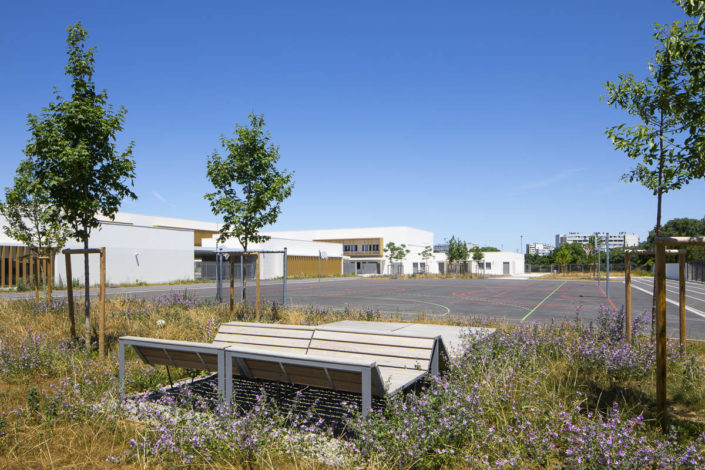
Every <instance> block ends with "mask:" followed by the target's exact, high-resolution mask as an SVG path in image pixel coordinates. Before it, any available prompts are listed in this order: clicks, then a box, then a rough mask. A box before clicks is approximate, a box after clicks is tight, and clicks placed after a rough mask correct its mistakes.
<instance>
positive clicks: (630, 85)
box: [605, 2, 705, 236]
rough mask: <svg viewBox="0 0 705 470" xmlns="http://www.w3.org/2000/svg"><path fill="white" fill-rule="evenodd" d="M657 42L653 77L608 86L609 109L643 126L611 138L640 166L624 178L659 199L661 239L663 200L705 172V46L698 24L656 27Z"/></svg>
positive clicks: (616, 131) (611, 131) (613, 132)
mask: <svg viewBox="0 0 705 470" xmlns="http://www.w3.org/2000/svg"><path fill="white" fill-rule="evenodd" d="M681 3H687V2H681ZM653 37H654V39H655V40H656V41H657V42H658V44H659V49H658V50H657V52H656V55H655V57H654V58H653V59H652V60H651V61H650V62H649V70H650V76H649V77H647V78H646V79H645V80H643V81H637V80H636V79H635V78H634V75H633V74H632V73H628V74H623V75H619V81H618V82H607V83H605V88H606V90H607V102H608V104H609V105H610V106H614V107H616V108H618V109H623V110H625V111H626V112H627V113H628V114H629V115H630V116H631V117H632V118H633V119H634V120H636V121H638V122H637V123H636V124H634V125H632V126H627V124H620V125H618V126H614V127H610V128H608V129H607V131H606V134H607V135H608V136H609V137H610V139H611V140H612V142H613V144H614V146H615V148H617V149H619V150H623V151H624V152H626V154H627V156H628V157H629V158H632V159H634V160H637V161H638V162H639V163H638V164H637V166H636V167H635V168H634V169H632V170H631V171H630V172H628V173H626V174H625V175H623V177H622V178H623V179H624V180H626V181H630V182H633V181H637V182H639V183H641V184H642V185H643V186H645V187H646V188H648V189H650V190H651V191H652V192H653V194H654V195H655V196H656V201H657V202H656V225H655V233H656V235H657V236H658V235H659V234H660V231H661V212H662V211H661V200H662V197H663V195H664V194H666V193H667V192H669V191H671V190H675V189H680V188H681V187H682V186H684V185H686V184H688V183H689V182H690V181H691V180H693V179H696V178H701V177H703V174H704V173H705V157H704V155H705V152H704V150H705V74H703V73H702V64H703V59H704V58H705V46H704V42H703V37H702V35H701V34H700V31H699V30H698V27H697V25H695V24H694V23H693V22H692V21H688V22H686V23H684V24H682V23H679V22H676V23H674V24H672V25H656V32H655V33H654V35H653Z"/></svg>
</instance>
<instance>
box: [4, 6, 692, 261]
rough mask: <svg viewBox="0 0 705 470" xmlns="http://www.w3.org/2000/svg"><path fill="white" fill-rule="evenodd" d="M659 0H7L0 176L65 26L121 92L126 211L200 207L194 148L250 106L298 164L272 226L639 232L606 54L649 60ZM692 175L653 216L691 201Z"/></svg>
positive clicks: (636, 194)
mask: <svg viewBox="0 0 705 470" xmlns="http://www.w3.org/2000/svg"><path fill="white" fill-rule="evenodd" d="M675 19H682V12H681V11H680V10H679V9H678V8H677V7H675V6H674V5H672V4H671V3H670V2H668V1H666V0H661V1H655V0H646V1H644V0H641V1H637V0H620V1H618V2H615V1H607V0H605V1H602V0H592V1H589V2H588V1H583V2H567V1H564V0H562V1H538V2H519V1H502V2H462V1H457V2H446V1H438V2H428V1H423V2H422V1H398V2H380V1H374V2H373V1H357V2H330V1H320V2H307V1H302V2H274V1H262V2H237V1H224V2H176V1H169V2H166V1H163V2H159V1H154V2H151V1H150V2H134V1H127V0H126V1H122V2H107V1H95V0H93V1H90V2H53V1H52V2H49V1H46V2H37V1H26V2H3V5H2V6H0V58H1V59H2V64H3V72H2V73H0V103H1V106H0V161H1V162H2V165H1V167H0V168H2V169H3V170H2V172H0V187H5V186H7V185H9V184H11V179H12V174H13V169H14V168H16V166H17V164H18V163H19V161H20V159H21V158H23V154H22V148H23V147H24V145H25V143H26V141H27V139H28V134H27V130H26V129H27V125H26V114H27V113H30V112H31V113H38V112H39V111H40V110H41V108H42V107H43V106H46V105H47V104H48V103H49V101H51V100H52V99H53V95H52V87H53V86H57V87H58V88H59V89H60V90H61V91H63V92H64V93H66V94H67V93H68V91H69V82H68V80H67V77H66V76H65V75H64V74H63V67H64V65H65V62H66V56H65V42H64V41H65V37H66V34H65V28H66V26H67V25H68V24H70V23H74V22H76V21H79V20H80V21H81V22H82V23H83V25H84V27H85V28H86V29H87V30H88V32H89V40H88V44H89V45H95V46H97V47H98V49H97V53H96V69H97V71H96V75H95V80H96V84H97V86H98V88H100V89H102V88H105V89H107V90H108V93H109V97H110V102H111V103H112V104H114V105H115V106H121V105H122V106H125V107H126V108H127V110H128V115H127V120H126V125H125V130H124V132H123V133H122V135H121V136H120V140H119V147H120V148H124V145H125V144H126V143H127V142H129V141H131V140H133V141H134V142H135V149H134V157H135V159H136V162H137V179H136V180H135V190H136V193H137V194H138V196H139V199H138V200H137V201H134V202H133V201H125V203H124V204H123V207H122V209H123V210H125V211H129V212H137V213H145V214H159V215H165V216H173V217H185V218H192V219H200V220H216V219H215V217H214V216H213V215H212V214H211V212H210V208H209V205H208V203H207V201H205V200H204V199H203V194H204V193H206V192H208V191H209V190H210V187H209V183H208V181H207V180H206V177H205V169H206V156H207V155H209V154H210V153H212V152H213V150H214V149H215V148H216V147H218V139H219V136H220V135H221V134H226V135H228V136H229V135H231V134H232V131H233V128H234V125H235V123H241V124H244V123H246V122H247V115H248V114H249V113H250V112H252V111H254V112H257V113H263V114H264V116H265V119H266V121H267V126H268V128H269V130H270V131H271V134H272V139H273V141H274V142H275V143H276V144H278V145H279V146H280V148H281V149H280V152H281V160H280V167H283V168H287V169H290V170H294V171H295V182H296V186H295V188H294V191H293V194H292V197H291V198H290V199H288V200H287V201H286V202H285V203H284V205H283V212H282V215H281V216H280V218H279V221H278V222H277V224H276V225H275V226H274V227H273V229H281V230H293V229H306V228H334V227H358V226H373V225H410V226H415V227H419V228H423V229H427V230H432V231H433V232H434V233H435V236H436V240H437V241H438V242H440V241H442V240H443V239H444V238H449V237H450V236H451V235H456V236H459V237H460V238H462V239H466V240H468V241H473V242H477V243H481V244H483V245H485V244H491V245H495V246H497V247H503V248H504V249H508V250H514V251H516V250H517V249H519V243H520V236H521V235H523V239H524V243H527V242H532V241H539V242H549V243H550V242H552V241H553V239H554V235H555V234H556V233H559V232H560V233H563V232H567V231H590V232H592V231H598V230H599V231H609V232H619V231H628V232H636V233H638V234H640V236H642V237H645V236H646V234H647V233H648V231H649V230H650V229H651V228H652V227H653V225H654V223H655V212H656V201H655V198H654V197H653V196H652V195H651V194H650V192H649V191H647V190H646V189H644V188H642V187H641V186H639V185H638V184H628V183H623V182H621V181H620V176H621V175H622V174H623V173H624V172H626V171H627V170H628V169H629V168H631V166H632V165H633V164H634V163H633V162H632V161H630V160H629V159H628V158H627V157H626V156H625V155H624V154H622V153H620V152H616V151H615V150H613V148H612V146H611V144H610V142H609V141H608V139H607V138H606V137H605V135H604V130H605V128H606V127H607V126H609V125H614V124H618V123H621V122H624V121H625V120H626V116H625V114H623V113H622V112H620V111H616V110H613V109H610V108H609V107H608V106H607V104H606V103H605V102H604V101H600V96H601V95H603V86H602V84H603V83H604V82H605V81H607V80H614V79H616V77H617V74H619V73H624V72H629V71H632V72H634V73H635V74H636V76H637V77H644V76H646V74H647V61H648V59H649V58H650V57H652V55H653V52H654V47H655V44H654V42H653V40H652V39H651V34H652V32H653V23H655V22H660V23H667V22H671V21H673V20H675ZM703 201H705V183H703V182H696V183H692V184H691V185H690V186H688V187H687V188H685V189H684V190H681V191H679V192H677V193H673V194H668V195H666V197H665V199H664V212H663V213H664V216H663V217H664V219H663V220H664V221H666V220H668V219H670V218H674V217H696V218H701V217H703V216H704V215H705V208H704V207H703Z"/></svg>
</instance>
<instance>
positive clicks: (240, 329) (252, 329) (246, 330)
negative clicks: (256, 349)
mask: <svg viewBox="0 0 705 470" xmlns="http://www.w3.org/2000/svg"><path fill="white" fill-rule="evenodd" d="M254 325H256V323H255V324H254ZM228 333H230V334H242V335H256V336H277V337H281V338H300V339H308V338H310V337H311V335H312V334H313V329H308V328H306V329H301V328H286V327H272V326H270V327H263V326H261V327H258V326H241V325H232V324H228V323H224V324H223V325H221V326H220V328H219V329H218V333H217V335H220V334H228ZM217 335H216V337H217Z"/></svg>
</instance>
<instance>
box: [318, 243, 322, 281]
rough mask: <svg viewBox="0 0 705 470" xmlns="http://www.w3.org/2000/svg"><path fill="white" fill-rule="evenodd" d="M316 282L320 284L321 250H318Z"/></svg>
mask: <svg viewBox="0 0 705 470" xmlns="http://www.w3.org/2000/svg"><path fill="white" fill-rule="evenodd" d="M318 282H321V250H318Z"/></svg>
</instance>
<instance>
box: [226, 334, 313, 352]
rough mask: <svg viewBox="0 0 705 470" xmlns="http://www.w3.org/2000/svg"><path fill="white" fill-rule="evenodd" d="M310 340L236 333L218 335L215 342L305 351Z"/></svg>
mask: <svg viewBox="0 0 705 470" xmlns="http://www.w3.org/2000/svg"><path fill="white" fill-rule="evenodd" d="M309 341H310V340H309V339H308V338H305V339H299V338H282V337H279V336H259V335H243V334H236V333H218V335H217V336H216V337H215V340H214V341H213V343H214V344H218V343H232V344H238V345H239V344H242V345H250V344H261V345H270V346H286V347H291V348H303V349H304V350H305V349H306V348H307V347H308V343H309Z"/></svg>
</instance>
